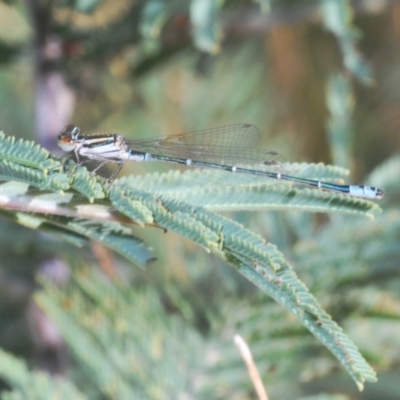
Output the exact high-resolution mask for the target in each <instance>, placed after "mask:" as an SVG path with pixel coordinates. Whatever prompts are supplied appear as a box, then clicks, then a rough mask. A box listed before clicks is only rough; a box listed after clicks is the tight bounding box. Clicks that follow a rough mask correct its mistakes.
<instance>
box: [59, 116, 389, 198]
mask: <svg viewBox="0 0 400 400" xmlns="http://www.w3.org/2000/svg"><path fill="white" fill-rule="evenodd" d="M258 137H259V131H258V129H257V128H256V127H254V126H253V125H250V124H238V125H230V126H225V127H220V128H212V129H207V130H203V131H198V132H193V133H185V134H181V135H175V136H166V137H160V138H155V139H143V140H134V141H127V140H125V139H124V138H123V137H122V136H121V135H119V134H117V133H112V134H97V135H96V134H95V135H84V134H82V133H81V131H80V129H79V128H78V127H77V126H74V125H67V126H66V127H65V128H64V130H63V131H62V132H61V133H60V135H59V136H58V145H59V146H60V147H61V148H62V149H63V150H64V151H66V152H70V151H74V152H75V156H76V159H77V161H78V162H80V157H81V156H82V157H86V158H88V159H91V160H97V161H99V162H100V164H99V166H97V167H96V169H95V170H97V169H98V168H100V167H101V166H102V165H103V164H104V163H106V162H109V161H111V162H115V163H117V164H118V167H117V168H116V170H115V171H114V174H113V176H112V179H113V178H115V177H116V176H117V175H118V173H119V171H120V170H121V168H122V165H123V163H124V161H125V160H132V161H166V162H171V163H176V164H183V165H187V166H196V167H203V168H216V169H220V170H224V171H229V172H235V173H240V174H252V175H258V176H265V177H267V178H272V179H279V180H285V181H290V182H295V183H300V184H303V185H308V186H312V187H316V188H319V189H325V190H333V191H337V192H341V193H346V194H349V195H350V196H354V197H360V198H365V199H381V198H382V197H383V194H384V191H383V190H381V189H378V188H376V187H371V186H359V185H337V184H334V183H328V182H321V181H318V180H313V179H306V178H301V177H297V176H293V175H286V174H284V173H282V171H283V167H282V161H283V160H284V158H283V157H282V156H280V155H279V154H278V153H276V152H266V151H264V150H261V149H255V148H252V147H251V145H255V144H256V141H257V139H258Z"/></svg>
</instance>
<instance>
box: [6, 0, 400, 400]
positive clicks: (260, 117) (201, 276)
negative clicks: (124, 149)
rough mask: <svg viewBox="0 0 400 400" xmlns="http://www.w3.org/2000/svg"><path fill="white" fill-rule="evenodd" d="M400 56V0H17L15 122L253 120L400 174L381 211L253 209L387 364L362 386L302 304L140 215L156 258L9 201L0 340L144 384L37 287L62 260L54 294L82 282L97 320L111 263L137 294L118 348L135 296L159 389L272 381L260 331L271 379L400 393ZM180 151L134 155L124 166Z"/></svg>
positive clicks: (142, 343) (160, 125)
mask: <svg viewBox="0 0 400 400" xmlns="http://www.w3.org/2000/svg"><path fill="white" fill-rule="evenodd" d="M399 71H400V3H399V2H397V1H389V0H387V1H385V0H382V1H379V2H378V1H367V0H365V1H361V0H360V1H344V0H343V1H339V0H337V1H334V0H326V1H324V0H320V1H278V0H276V1H274V0H271V1H267V0H264V1H263V0H259V1H258V2H257V1H244V0H243V1H233V0H227V1H225V2H217V1H212V0H210V1H206V0H205V1H202V0H192V1H190V2H189V1H188V2H186V1H173V0H169V1H167V0H165V1H161V0H159V1H154V0H153V1H151V0H148V1H144V0H142V1H133V0H102V1H101V0H86V1H84V0H75V1H72V0H64V1H62V0H57V1H51V0H48V1H40V0H30V1H29V0H27V1H25V2H22V1H12V0H10V1H2V2H0V128H1V129H2V130H3V131H4V132H5V133H6V134H7V135H14V136H16V137H18V138H28V139H33V140H35V141H36V142H38V143H40V144H42V145H43V146H45V147H46V148H48V149H49V150H50V151H52V152H58V149H57V146H56V136H57V134H58V132H59V131H60V129H61V128H62V127H63V126H64V125H65V124H66V123H70V122H74V123H76V124H78V125H79V126H80V127H81V128H82V130H85V131H86V130H87V131H102V132H119V133H121V134H123V135H124V136H126V137H128V138H132V139H133V138H145V137H152V136H163V135H168V134H174V133H181V132H186V131H193V130H199V129H203V128H208V127H213V126H221V125H226V124H233V123H242V122H246V123H251V124H254V125H256V126H258V127H259V129H260V132H261V134H262V145H263V146H265V147H266V148H268V149H271V150H272V149H273V150H276V151H278V152H279V153H281V154H283V155H284V156H285V157H286V158H287V159H288V160H290V161H304V162H324V163H327V164H329V163H333V164H335V165H339V166H342V167H345V168H348V169H349V170H350V171H351V174H350V177H349V181H351V182H354V183H362V182H364V181H369V182H372V183H374V182H378V183H379V185H383V187H384V188H385V189H387V193H386V197H385V200H384V201H382V203H381V206H382V208H383V209H384V212H383V213H382V215H381V216H380V217H378V218H377V219H376V220H374V221H364V220H363V218H362V217H359V218H352V219H349V218H343V219H340V217H336V216H335V217H327V216H325V215H304V213H303V214H299V213H294V212H293V213H285V214H283V213H272V212H270V213H262V214H249V213H246V214H239V213H238V214H237V215H236V216H235V219H237V220H239V221H240V222H242V223H245V224H246V226H248V227H250V228H251V229H253V230H254V231H256V232H258V233H260V234H261V235H262V236H263V237H265V238H266V239H267V240H268V241H271V242H272V243H275V244H277V245H278V246H279V248H280V250H281V251H283V252H284V254H285V255H286V256H287V257H288V259H289V260H290V261H291V262H292V263H293V266H294V268H295V269H296V272H297V273H298V274H299V276H300V277H301V278H302V279H303V280H304V281H305V282H306V283H307V285H308V286H309V288H310V290H311V291H312V292H313V293H314V294H315V295H316V297H317V298H318V300H319V301H320V302H321V303H322V304H323V306H324V307H325V309H327V310H328V311H329V312H330V313H331V314H332V316H333V318H334V319H335V320H336V321H338V322H339V323H340V324H341V326H343V327H344V329H345V331H346V333H348V334H349V336H350V337H351V338H352V339H353V340H354V341H355V342H356V344H357V345H358V346H360V350H361V351H362V353H363V354H364V356H365V357H366V358H367V359H368V361H369V362H370V363H371V364H372V365H373V366H374V368H376V370H377V372H378V378H379V382H378V383H377V384H368V385H367V387H366V389H365V391H364V392H363V393H362V394H360V393H358V392H357V390H356V388H355V387H354V385H353V383H352V382H351V380H350V379H349V377H348V376H347V375H346V374H345V373H344V372H343V371H342V370H341V369H340V367H339V366H338V363H337V361H336V360H335V359H333V357H332V356H331V355H330V354H329V353H327V352H326V351H324V349H323V348H322V346H321V345H320V344H319V343H317V342H316V341H315V340H314V338H313V337H312V336H311V335H310V334H309V333H308V332H306V331H305V330H303V329H302V328H301V326H299V324H298V323H297V322H296V321H295V320H294V318H291V317H290V316H288V315H287V313H286V312H285V311H284V310H281V309H280V308H279V307H278V306H276V305H274V303H272V302H271V301H270V300H269V299H266V298H265V296H264V295H261V294H260V293H258V291H257V289H256V288H254V287H253V286H251V285H250V284H249V283H248V282H247V281H245V280H244V279H243V278H242V277H240V276H238V275H237V274H236V273H235V271H233V270H231V269H230V268H229V267H227V266H226V265H224V264H223V263H222V262H219V261H216V260H215V259H214V258H213V257H212V256H210V255H208V254H205V253H203V252H202V250H201V249H200V248H198V247H197V246H194V245H193V244H191V243H190V242H189V241H186V240H183V239H182V238H180V237H178V236H177V235H174V234H171V233H167V234H166V233H164V232H161V231H160V230H151V229H148V230H143V229H142V230H141V229H139V228H138V229H137V234H138V236H140V237H141V239H142V240H143V241H144V242H145V243H146V244H147V245H149V246H152V247H153V249H154V252H155V254H156V256H157V261H156V262H154V263H152V264H150V265H149V266H148V267H147V268H146V270H145V271H141V270H139V269H137V268H134V267H133V266H131V265H129V264H128V263H127V262H126V261H124V260H123V259H121V258H119V257H117V256H115V255H113V254H112V253H111V252H108V251H107V250H105V249H104V248H102V247H100V246H98V245H96V244H93V245H92V247H91V248H84V249H77V248H74V247H70V246H69V245H67V244H65V243H61V242H58V241H55V240H54V239H53V238H51V237H48V236H45V235H41V234H40V233H38V232H33V231H30V230H28V229H25V228H22V227H20V226H17V225H15V224H14V223H12V222H10V221H7V220H1V221H0V238H1V240H0V321H1V323H0V346H1V347H2V348H3V349H4V350H7V351H9V352H11V353H14V354H15V355H18V356H19V357H21V358H23V359H25V360H27V363H28V365H29V367H30V368H32V369H37V368H43V369H44V370H45V371H47V372H48V373H50V374H61V375H63V376H65V377H66V379H67V380H69V381H70V382H73V383H74V384H75V385H76V386H77V387H78V388H79V389H80V390H81V391H82V392H83V393H86V395H87V396H88V397H92V398H124V397H118V396H115V397H113V396H111V395H110V394H109V392H107V391H106V390H104V391H101V390H98V388H97V389H96V388H94V386H96V385H92V384H91V383H88V382H91V380H90V374H89V373H88V376H87V377H85V375H80V372H79V371H80V369H79V368H80V367H79V361H76V359H74V357H73V356H72V355H71V354H70V352H69V350H68V345H66V344H65V342H64V341H63V338H62V336H63V335H62V334H61V333H60V331H59V330H58V328H59V327H58V324H57V323H55V322H54V321H52V320H51V319H48V318H47V317H46V316H45V315H44V314H43V312H42V310H41V309H40V307H38V305H37V304H36V303H35V302H34V301H33V300H32V295H33V293H35V292H38V291H39V292H40V291H42V290H43V289H42V287H41V286H40V285H39V283H38V280H37V277H38V276H39V275H42V276H45V277H47V279H51V281H52V282H55V285H56V287H60V286H57V285H61V287H63V288H64V289H62V290H61V291H60V292H59V293H58V292H57V291H55V288H54V287H52V288H49V287H47V286H46V285H45V287H46V291H47V293H48V295H49V296H50V297H51V296H53V298H57V299H58V301H59V302H60V303H59V304H64V305H66V306H65V307H66V308H68V304H70V303H69V302H71V304H74V301H78V302H79V301H80V302H81V303H79V304H80V305H81V308H79V307H77V308H76V310H77V311H76V310H75V311H76V314H77V315H78V316H76V319H79V318H81V319H82V321H81V322H82V323H83V324H85V315H86V314H85V313H87V315H88V318H89V315H90V318H89V319H90V323H89V322H88V321H86V323H87V324H86V328H87V329H89V330H90V326H91V324H94V323H93V321H94V320H95V319H96V318H94V316H93V315H94V314H95V313H96V309H98V310H103V311H104V309H103V308H102V307H100V306H99V304H98V302H100V299H99V300H98V302H96V301H93V302H92V303H93V304H92V303H90V302H86V303H85V304H84V305H82V304H83V302H85V300H84V299H83V298H81V297H79V296H81V294H79V290H82V287H83V286H85V285H84V283H83V282H86V283H87V281H89V282H91V281H92V280H93V281H94V282H97V281H96V279H99V283H98V286H97V287H96V290H97V291H98V292H99V293H101V290H103V289H101V288H102V286H101V285H103V284H104V281H108V280H109V281H111V282H113V281H114V280H117V281H118V282H119V283H118V284H117V283H116V287H117V288H118V290H121V292H123V293H124V299H125V303H124V301H122V300H121V302H122V303H121V304H122V305H121V304H120V303H119V302H116V303H115V304H116V307H115V308H113V309H112V313H113V316H112V321H114V322H113V324H115V325H114V327H115V332H114V333H110V339H109V340H110V346H109V350H110V352H112V349H113V342H114V340H118V332H119V329H120V328H121V326H120V325H118V315H119V312H120V310H119V308H118V307H117V306H118V305H120V306H121V307H122V308H123V307H124V305H125V306H126V307H127V305H130V306H131V307H132V310H133V311H132V313H131V317H132V320H130V321H129V322H130V323H132V324H133V326H134V327H135V329H136V331H135V332H136V334H137V336H138V338H137V339H135V340H137V341H136V345H135V346H137V348H136V349H135V351H133V354H134V355H135V356H134V357H133V358H134V359H135V360H136V364H140V365H141V366H142V367H143V365H146V366H147V368H148V369H147V370H146V368H145V367H143V368H144V371H147V372H146V373H143V375H141V374H140V373H138V377H137V379H138V381H137V382H136V383H137V386H138V387H139V386H141V385H142V387H143V388H146V390H144V389H143V393H145V394H144V395H143V398H150V399H152V398H154V399H158V398H160V399H162V398H182V399H183V398H208V399H211V398H230V399H250V398H255V394H254V392H253V388H252V385H251V383H250V380H249V378H248V375H247V372H246V368H245V366H244V365H243V364H242V362H241V360H240V356H239V355H238V354H237V351H236V349H235V347H234V345H233V343H232V336H233V334H234V333H240V334H241V335H243V336H244V337H245V338H246V340H247V341H248V343H249V345H250V347H251V348H252V350H253V352H254V357H255V360H256V362H257V364H258V367H259V368H260V373H261V377H262V379H263V382H264V384H265V386H266V388H267V390H268V392H269V394H270V398H271V399H274V398H276V399H278V398H281V399H295V398H300V397H302V396H311V395H317V394H321V393H331V394H332V397H328V395H327V397H326V398H351V399H376V398H381V399H398V398H399V397H400V395H399V393H400V385H399V380H398V374H399V360H400V334H399V332H400V325H399V316H400V299H399V289H400V285H399V276H398V268H399V262H400V258H399V242H398V239H399V225H400V224H399V220H400V218H399V214H398V207H397V204H398V200H399V187H400V185H399V184H398V180H399V176H400V163H399V161H398V159H397V158H396V155H397V153H398V151H399V148H400V135H399V133H398V132H399V128H400V89H399V88H400V73H399ZM166 168H168V166H167V167H165V166H159V165H155V166H153V165H144V164H135V165H133V163H131V164H129V165H127V166H125V167H124V170H123V172H124V173H126V174H128V173H135V174H142V173H145V172H146V171H154V170H165V169H166ZM373 171H374V172H373ZM371 172H373V174H372V175H369V174H370V173H371ZM368 177H369V178H368ZM374 179H375V180H374ZM385 183H386V185H385ZM377 232H378V233H379V235H378V233H377ZM82 274H83V275H82ZM71 276H74V278H73V279H72V278H71ZM94 277H96V278H94ZM116 277H118V278H116ZM71 280H72V281H74V282H75V286H74V287H72V288H71V287H69V285H70V281H71ZM77 282H78V283H77ZM63 285H64V286H63ZM118 285H120V286H122V287H119V286H118ZM67 286H68V288H67ZM104 290H105V292H104V293H106V289H104ZM107 290H111V289H110V288H108V289H107ZM54 291H55V292H54ZM124 291H125V292H124ZM55 293H57V294H55ZM57 296H58V297H57ZM105 297H107V296H105ZM79 299H80V300H79ZM89 303H90V304H89ZM75 304H76V303H75ZM74 307H75V306H71V309H74ZM106 309H107V307H106ZM125 311H126V310H125ZM98 312H99V313H101V311H98ZM121 313H123V311H121ZM124 315H125V316H126V315H127V314H124ZM171 319H173V322H171ZM120 322H121V321H120ZM63 323H64V328H63V329H62V330H63V332H64V335H65V330H68V324H67V323H66V322H65V321H64V322H63ZM121 324H122V322H121ZM93 326H94V325H93ZM93 329H95V328H94V327H93ZM121 329H122V328H121ZM113 335H115V337H114V336H113ZM152 335H154V336H152ZM71 337H73V333H71V332H70V336H69V338H70V340H71ZM146 340H148V341H150V343H149V342H148V341H146ZM67 342H68V340H67ZM165 343H166V344H165ZM168 346H170V347H168ZM171 346H172V347H171ZM183 360H184V361H183ZM99 362H100V361H99ZM102 362H104V361H102ZM134 364H135V362H134ZM105 368H106V367H105ZM110 368H111V367H110ZM110 371H112V368H111V369H110ZM150 371H151V372H150ZM142 372H143V371H142ZM151 373H153V374H154V376H153V375H151ZM4 387H5V388H6V387H7V386H6V385H4ZM99 392H100V393H99ZM44 393H45V391H44V390H43V392H42V394H41V395H43V398H47V397H46V395H45V394H44ZM166 393H167V394H166ZM333 394H337V395H338V396H339V395H341V396H343V397H333ZM179 396H182V397H179ZM184 396H186V397H184ZM37 398H42V397H37ZM125 398H129V397H125ZM131 398H136V397H135V396H134V395H132V397H131Z"/></svg>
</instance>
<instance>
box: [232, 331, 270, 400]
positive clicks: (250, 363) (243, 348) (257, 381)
mask: <svg viewBox="0 0 400 400" xmlns="http://www.w3.org/2000/svg"><path fill="white" fill-rule="evenodd" d="M233 341H234V342H235V344H236V346H237V348H238V349H239V352H240V354H241V356H242V358H243V360H244V362H245V364H246V366H247V370H248V371H249V375H250V379H251V380H252V382H253V385H254V388H255V390H256V393H257V396H258V398H259V399H260V400H268V395H267V392H266V390H265V388H264V385H263V383H262V381H261V377H260V374H259V372H258V369H257V367H256V364H255V363H254V360H253V356H252V355H251V351H250V348H249V346H248V345H247V343H246V342H245V341H244V339H243V338H242V337H241V336H240V335H235V336H234V337H233Z"/></svg>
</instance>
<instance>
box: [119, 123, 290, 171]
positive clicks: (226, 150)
mask: <svg viewBox="0 0 400 400" xmlns="http://www.w3.org/2000/svg"><path fill="white" fill-rule="evenodd" d="M259 138H260V132H259V130H258V129H257V128H256V127H255V126H253V125H250V124H237V125H229V126H223V127H219V128H211V129H206V130H202V131H197V132H191V133H184V134H180V135H174V136H166V137H161V138H155V139H145V140H132V141H127V144H128V147H129V149H131V150H133V151H138V152H145V153H150V154H157V155H163V156H166V157H172V158H174V157H179V158H189V159H192V160H198V161H207V162H214V163H218V164H223V165H238V164H239V165H241V164H243V165H256V164H257V165H265V166H273V165H281V164H282V163H285V162H286V160H285V158H284V157H283V156H281V155H280V154H278V153H276V152H274V151H265V150H262V149H259V148H256V147H255V146H256V145H257V144H258V142H259Z"/></svg>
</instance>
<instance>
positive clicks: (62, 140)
mask: <svg viewBox="0 0 400 400" xmlns="http://www.w3.org/2000/svg"><path fill="white" fill-rule="evenodd" d="M80 133H81V130H80V129H79V128H78V127H77V126H75V125H67V126H66V127H65V128H64V129H63V130H62V131H61V132H60V134H59V135H58V137H57V139H58V145H59V146H60V147H61V148H62V149H63V150H64V151H72V150H74V149H75V147H76V145H77V142H78V139H79V134H80Z"/></svg>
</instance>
